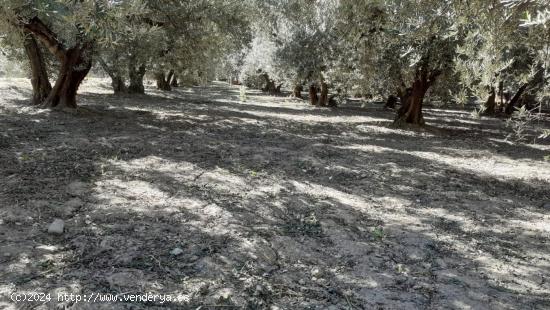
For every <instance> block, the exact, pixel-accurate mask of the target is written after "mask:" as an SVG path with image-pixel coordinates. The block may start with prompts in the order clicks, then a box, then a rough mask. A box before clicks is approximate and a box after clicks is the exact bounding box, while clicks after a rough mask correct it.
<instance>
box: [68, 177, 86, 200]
mask: <svg viewBox="0 0 550 310" xmlns="http://www.w3.org/2000/svg"><path fill="white" fill-rule="evenodd" d="M67 192H68V193H69V194H71V195H73V196H82V195H84V193H86V183H84V182H80V181H75V182H71V183H70V184H69V185H67Z"/></svg>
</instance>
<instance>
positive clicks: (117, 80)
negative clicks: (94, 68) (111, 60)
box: [98, 57, 128, 95]
mask: <svg viewBox="0 0 550 310" xmlns="http://www.w3.org/2000/svg"><path fill="white" fill-rule="evenodd" d="M115 61H118V59H116V60H115ZM98 62H99V64H100V65H101V68H103V71H105V72H106V73H107V74H108V75H109V77H110V78H111V86H112V87H113V92H114V93H115V95H116V94H121V93H126V92H127V91H128V89H127V88H126V84H125V81H124V77H122V75H121V74H120V73H119V72H118V70H117V69H116V68H115V67H109V65H108V64H107V63H106V62H105V61H104V60H103V59H102V58H101V57H99V58H98Z"/></svg>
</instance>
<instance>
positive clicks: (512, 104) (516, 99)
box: [504, 83, 529, 115]
mask: <svg viewBox="0 0 550 310" xmlns="http://www.w3.org/2000/svg"><path fill="white" fill-rule="evenodd" d="M528 85H529V84H527V83H525V84H523V85H521V87H520V88H519V89H518V91H517V92H516V94H515V95H514V97H512V100H510V102H508V105H506V109H505V110H504V113H506V114H508V115H511V114H512V113H513V112H514V108H515V107H516V105H517V103H518V102H519V99H520V98H521V96H522V95H523V93H524V92H525V90H526V89H527V86H528Z"/></svg>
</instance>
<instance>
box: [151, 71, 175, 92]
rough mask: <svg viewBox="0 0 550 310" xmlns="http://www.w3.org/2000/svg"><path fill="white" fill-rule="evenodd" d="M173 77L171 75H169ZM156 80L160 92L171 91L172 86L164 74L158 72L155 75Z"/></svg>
mask: <svg viewBox="0 0 550 310" xmlns="http://www.w3.org/2000/svg"><path fill="white" fill-rule="evenodd" d="M168 75H169V76H170V77H171V74H170V73H169V74H168ZM155 79H156V80H157V88H158V89H160V90H165V91H170V90H172V87H171V86H170V82H169V80H167V79H166V76H165V75H164V72H157V73H156V74H155Z"/></svg>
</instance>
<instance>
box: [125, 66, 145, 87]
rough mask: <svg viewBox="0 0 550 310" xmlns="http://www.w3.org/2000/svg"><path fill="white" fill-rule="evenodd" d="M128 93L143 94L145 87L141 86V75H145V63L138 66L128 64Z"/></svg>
mask: <svg viewBox="0 0 550 310" xmlns="http://www.w3.org/2000/svg"><path fill="white" fill-rule="evenodd" d="M128 69H129V80H130V85H129V86H128V93H130V94H144V93H145V87H144V86H143V77H144V76H145V65H143V64H142V65H141V66H139V67H138V68H136V67H135V64H132V63H131V64H130V67H129V68H128Z"/></svg>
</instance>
